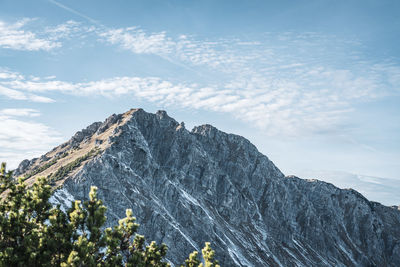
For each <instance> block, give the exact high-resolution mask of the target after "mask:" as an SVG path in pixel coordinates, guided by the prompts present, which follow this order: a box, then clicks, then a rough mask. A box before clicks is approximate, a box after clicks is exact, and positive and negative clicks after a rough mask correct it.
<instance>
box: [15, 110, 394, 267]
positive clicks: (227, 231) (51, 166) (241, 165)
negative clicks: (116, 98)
mask: <svg viewBox="0 0 400 267" xmlns="http://www.w3.org/2000/svg"><path fill="white" fill-rule="evenodd" d="M15 175H19V176H24V177H26V181H27V183H28V184H31V183H32V182H33V181H34V180H35V178H36V177H38V176H47V177H48V178H49V179H50V180H51V181H52V183H53V185H54V186H56V187H58V188H59V189H58V190H57V191H56V192H55V193H54V196H53V201H55V202H59V203H67V202H68V200H71V199H73V198H76V199H85V198H86V197H87V195H88V193H89V190H90V186H91V185H95V186H97V187H98V194H99V197H100V198H101V199H103V201H104V204H105V205H106V206H107V207H108V209H107V217H108V224H115V223H116V221H117V220H118V219H119V218H122V217H124V216H125V209H127V208H131V209H133V212H134V214H135V215H136V216H137V218H138V222H139V223H140V224H141V227H140V228H139V229H140V232H141V234H143V235H145V237H146V239H147V240H156V241H158V242H164V243H166V244H167V245H168V246H169V252H168V254H167V257H168V258H169V259H174V261H175V260H176V261H177V262H182V261H183V260H184V258H185V256H186V255H187V254H188V253H190V252H191V251H193V249H196V250H199V249H200V248H201V247H202V245H203V244H204V242H206V241H210V242H211V243H212V246H213V247H214V248H215V250H216V255H217V258H218V260H219V261H220V263H221V264H222V266H400V211H399V210H398V209H397V208H394V207H386V206H383V205H381V204H379V203H376V202H370V201H368V200H367V199H366V198H365V197H363V196H362V195H361V194H360V193H358V192H356V191H354V190H351V189H349V190H348V189H346V190H344V189H339V188H337V187H335V186H333V185H332V184H329V183H325V182H321V181H318V180H303V179H300V178H297V177H294V176H285V175H284V174H283V173H282V172H281V171H280V170H279V169H278V168H277V167H276V166H275V165H274V164H273V163H272V162H271V161H270V160H269V159H268V158H267V157H266V156H264V155H263V154H261V153H260V152H259V151H258V150H257V148H256V147H255V146H254V145H252V144H251V143H250V142H249V141H248V140H247V139H245V138H243V137H241V136H238V135H233V134H227V133H224V132H222V131H219V130H218V129H216V128H215V127H213V126H211V125H202V126H198V127H195V128H194V129H193V130H192V131H188V130H187V129H185V126H184V124H183V123H178V122H177V121H175V120H174V119H172V118H171V117H169V116H168V115H167V113H166V112H165V111H158V112H157V113H156V114H151V113H147V112H145V111H143V110H142V109H132V110H130V111H128V112H126V113H124V114H120V115H112V116H110V117H109V118H107V119H106V120H105V121H104V122H96V123H93V124H92V125H90V126H89V127H87V128H86V129H84V130H82V131H79V132H77V133H76V134H75V135H74V136H73V137H72V138H71V139H70V140H69V141H68V142H66V143H64V144H62V145H60V146H58V147H56V148H54V149H53V150H52V151H50V152H48V153H47V154H45V155H43V156H42V157H40V158H37V159H33V160H30V161H29V160H24V161H23V162H21V164H20V165H19V167H18V169H17V170H16V171H15ZM172 263H173V264H174V263H175V264H176V262H172Z"/></svg>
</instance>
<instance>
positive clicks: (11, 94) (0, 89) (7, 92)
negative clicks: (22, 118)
mask: <svg viewBox="0 0 400 267" xmlns="http://www.w3.org/2000/svg"><path fill="white" fill-rule="evenodd" d="M1 95H3V96H5V97H7V98H10V99H15V100H27V101H32V102H39V103H53V102H55V101H54V100H53V99H51V98H49V97H45V96H39V95H35V94H31V93H25V92H22V91H20V90H15V89H10V88H7V87H5V86H2V85H1V82H0V96H1Z"/></svg>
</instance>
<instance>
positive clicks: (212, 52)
mask: <svg viewBox="0 0 400 267" xmlns="http://www.w3.org/2000/svg"><path fill="white" fill-rule="evenodd" d="M398 14H400V1H397V0H393V1H390V0H376V1H372V0H360V1H356V0H354V1H348V0H346V1H340V0H335V1H333V0H318V1H317V0H307V1H303V0H299V1H288V0H283V1H257V0H254V1H234V0H230V1H224V0H221V1H211V0H210V1H207V0H205V1H198V0H197V1H177V0H175V1H161V0H160V1H154V0H146V1H119V0H116V1H99V0H96V1H90V0H85V1H78V0H68V1H66V0H65V1H61V0H57V1H56V0H37V1H31V0H29V1H22V0H0V161H6V162H7V163H8V166H9V167H10V168H15V167H17V165H18V163H19V162H20V161H21V160H23V159H25V158H33V157H37V156H40V155H41V154H43V153H45V152H47V151H49V150H50V149H51V148H53V147H55V146H57V145H59V144H61V143H62V142H65V141H67V140H68V139H69V138H70V137H71V136H72V135H73V134H74V133H75V132H76V131H78V130H81V129H82V128H85V127H86V126H88V125H89V124H91V123H92V122H94V121H103V120H104V119H105V118H107V117H108V116H109V115H111V114H113V113H116V114H118V113H123V112H125V111H127V110H129V109H131V108H137V107H141V108H143V109H145V110H146V111H148V112H156V111H157V110H166V111H167V112H168V114H169V115H170V116H171V117H173V118H175V119H176V120H177V121H179V122H180V121H184V122H185V124H186V128H188V129H189V130H191V128H192V127H194V126H196V125H201V124H205V123H208V124H212V125H214V126H216V127H217V128H219V129H221V130H223V131H226V132H229V133H234V134H238V135H241V136H244V137H246V138H247V139H249V140H250V141H251V142H252V143H253V144H255V145H256V146H257V148H258V149H259V150H260V151H261V152H262V153H263V154H265V155H267V156H268V157H269V158H270V159H271V160H272V161H273V162H274V163H275V164H276V165H277V166H278V168H280V169H281V170H282V171H283V172H284V173H285V174H287V175H289V174H294V175H296V174H300V173H305V170H332V171H338V172H347V173H353V174H360V175H368V176H374V177H382V178H391V179H400V175H399V173H400V164H399V162H400V134H399V133H400V49H399V44H400V16H398ZM321 178H323V177H321Z"/></svg>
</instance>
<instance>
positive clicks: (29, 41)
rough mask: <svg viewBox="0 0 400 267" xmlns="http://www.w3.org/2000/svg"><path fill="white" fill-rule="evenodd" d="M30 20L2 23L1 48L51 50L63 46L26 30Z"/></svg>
mask: <svg viewBox="0 0 400 267" xmlns="http://www.w3.org/2000/svg"><path fill="white" fill-rule="evenodd" d="M30 21H31V20H30V19H23V20H19V21H17V22H15V23H12V24H10V23H6V22H4V21H0V47H2V48H8V49H14V50H28V51H38V50H45V51H48V50H51V49H54V48H57V47H60V46H61V43H60V42H57V41H53V40H49V39H46V38H45V37H39V36H38V35H37V34H36V33H34V32H32V31H29V30H26V29H24V27H25V26H26V24H27V23H28V22H30Z"/></svg>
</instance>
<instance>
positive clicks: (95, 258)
mask: <svg viewBox="0 0 400 267" xmlns="http://www.w3.org/2000/svg"><path fill="white" fill-rule="evenodd" d="M51 193H52V188H51V186H50V185H49V182H48V180H47V179H45V178H38V179H37V180H36V182H35V183H34V184H33V186H31V187H29V188H28V187H27V186H26V185H25V184H24V182H23V179H22V178H19V179H13V177H12V173H11V172H7V171H6V165H5V164H4V163H3V164H2V165H1V168H0V267H3V266H61V267H73V266H75V267H83V266H88V267H95V266H110V267H111V266H132V267H133V266H135V267H150V266H155V267H166V266H169V264H168V263H167V261H166V260H165V255H166V253H167V246H166V245H165V244H161V245H158V244H157V243H156V242H154V241H152V242H150V244H149V245H146V240H145V238H144V236H141V235H138V234H137V229H138V227H139V225H138V224H137V223H136V222H135V221H136V218H135V217H133V212H132V210H130V209H128V210H126V217H125V218H124V219H121V220H120V221H119V224H118V225H117V226H114V227H113V228H106V229H104V227H103V225H104V223H105V222H106V216H105V213H106V207H105V206H104V205H103V204H102V201H101V200H100V199H98V197H97V188H96V187H91V190H90V193H89V200H87V201H84V202H81V201H79V200H76V201H75V202H74V203H73V204H72V206H71V208H70V209H69V210H68V211H67V212H66V213H65V212H63V211H62V210H61V208H60V206H59V205H58V206H56V207H53V206H52V205H51V204H50V202H49V199H50V196H51ZM202 255H203V263H202V262H201V261H200V260H199V259H198V252H197V251H195V252H193V253H191V254H190V256H189V258H188V259H187V260H186V261H185V264H184V265H181V266H186V267H219V265H218V261H216V260H214V251H213V250H212V249H211V246H210V243H206V244H205V247H204V249H203V250H202Z"/></svg>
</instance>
